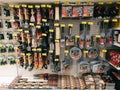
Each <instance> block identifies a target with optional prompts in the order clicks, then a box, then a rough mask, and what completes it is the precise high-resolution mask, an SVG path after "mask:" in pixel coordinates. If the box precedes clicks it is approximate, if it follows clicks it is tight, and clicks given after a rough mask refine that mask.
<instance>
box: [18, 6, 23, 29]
mask: <svg viewBox="0 0 120 90" xmlns="http://www.w3.org/2000/svg"><path fill="white" fill-rule="evenodd" d="M18 16H19V22H20V28H22V27H23V24H22V23H23V10H22V8H21V7H20V8H19V12H18Z"/></svg>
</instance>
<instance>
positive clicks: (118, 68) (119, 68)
mask: <svg viewBox="0 0 120 90" xmlns="http://www.w3.org/2000/svg"><path fill="white" fill-rule="evenodd" d="M109 64H110V65H112V66H113V67H114V68H116V69H117V70H120V67H116V66H114V65H113V64H112V63H110V62H109Z"/></svg>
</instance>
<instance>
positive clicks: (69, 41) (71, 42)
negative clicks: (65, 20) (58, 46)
mask: <svg viewBox="0 0 120 90" xmlns="http://www.w3.org/2000/svg"><path fill="white" fill-rule="evenodd" d="M68 27H69V30H68V35H67V36H66V46H74V36H72V27H73V24H68Z"/></svg>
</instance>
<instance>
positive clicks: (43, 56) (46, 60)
mask: <svg viewBox="0 0 120 90" xmlns="http://www.w3.org/2000/svg"><path fill="white" fill-rule="evenodd" d="M42 60H43V67H42V68H45V69H47V68H48V66H47V64H48V58H47V53H42Z"/></svg>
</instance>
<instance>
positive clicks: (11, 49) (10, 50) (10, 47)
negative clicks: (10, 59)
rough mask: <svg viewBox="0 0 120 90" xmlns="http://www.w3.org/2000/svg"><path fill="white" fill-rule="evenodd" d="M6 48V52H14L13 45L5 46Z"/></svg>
mask: <svg viewBox="0 0 120 90" xmlns="http://www.w3.org/2000/svg"><path fill="white" fill-rule="evenodd" d="M6 47H7V48H8V52H14V45H13V44H6Z"/></svg>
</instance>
